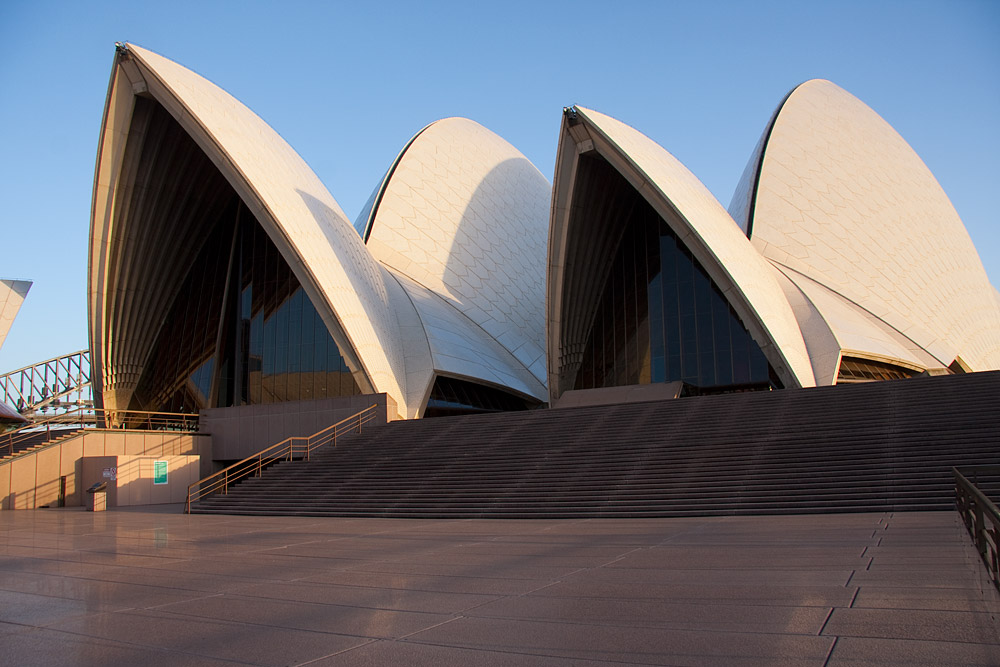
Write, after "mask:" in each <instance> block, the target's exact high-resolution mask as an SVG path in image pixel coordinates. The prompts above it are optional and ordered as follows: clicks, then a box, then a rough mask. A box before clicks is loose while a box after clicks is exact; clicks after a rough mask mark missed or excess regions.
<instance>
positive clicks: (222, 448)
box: [199, 394, 396, 461]
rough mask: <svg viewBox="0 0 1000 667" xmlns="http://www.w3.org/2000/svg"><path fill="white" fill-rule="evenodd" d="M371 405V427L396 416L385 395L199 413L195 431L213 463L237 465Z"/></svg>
mask: <svg viewBox="0 0 1000 667" xmlns="http://www.w3.org/2000/svg"><path fill="white" fill-rule="evenodd" d="M372 404H377V405H378V409H377V410H376V418H375V420H374V421H373V422H372V423H371V424H370V426H372V427H374V426H378V425H381V424H385V423H386V421H387V419H388V415H395V413H396V409H395V405H394V404H393V403H392V401H391V400H388V401H387V396H386V395H385V394H365V395H361V396H345V397H343V398H322V399H315V400H311V401H293V402H289V403H269V404H266V405H241V406H239V407H234V408H212V409H210V410H202V411H201V413H200V415H201V416H200V420H199V424H200V426H199V429H200V431H201V433H203V434H207V435H210V436H211V437H212V458H213V459H214V460H216V461H238V460H240V459H245V458H247V457H248V456H250V455H252V454H256V453H257V452H259V451H260V450H262V449H265V448H267V447H270V446H271V445H276V444H278V443H279V442H281V441H282V440H284V439H285V438H290V437H292V436H309V435H312V434H313V433H316V432H318V431H321V430H323V429H324V428H326V427H327V426H332V425H333V424H335V423H337V422H338V421H340V420H341V419H345V418H347V417H350V416H351V415H353V414H356V413H358V412H360V411H361V410H363V409H365V408H367V407H368V406H370V405H372ZM387 405H388V407H387ZM368 426H369V425H366V426H365V428H367V427H368Z"/></svg>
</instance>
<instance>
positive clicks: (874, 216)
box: [734, 80, 1000, 370]
mask: <svg viewBox="0 0 1000 667" xmlns="http://www.w3.org/2000/svg"><path fill="white" fill-rule="evenodd" d="M748 171H749V170H748ZM744 177H745V179H752V177H753V174H752V173H749V174H747V173H745V175H744ZM744 190H746V184H745V183H741V186H740V187H739V188H738V191H739V192H743V191H744ZM789 191H790V192H791V194H789ZM736 204H737V198H734V206H735V205H736ZM752 241H753V244H754V246H755V247H757V248H758V249H759V250H760V252H761V253H762V254H763V255H764V256H765V257H767V258H769V259H771V260H773V261H775V262H777V263H779V264H783V265H785V266H787V267H789V268H791V269H793V270H795V271H797V272H799V273H801V274H803V275H805V276H808V277H809V278H811V279H812V280H814V281H816V282H818V283H820V284H822V285H825V286H826V287H827V288H829V289H830V290H833V291H834V292H837V293H838V294H839V295H840V296H841V297H843V298H844V299H846V300H847V301H848V302H852V303H853V304H856V305H857V306H860V307H861V309H863V310H864V311H868V312H869V313H872V314H874V315H876V316H877V317H879V318H881V319H882V320H884V321H885V322H886V323H888V324H889V325H891V326H892V327H894V328H895V329H897V330H898V331H900V332H905V333H906V334H907V336H909V337H910V338H912V339H913V340H914V342H916V343H917V344H919V345H920V346H921V347H922V348H924V349H925V350H927V352H929V353H931V354H933V355H935V356H936V357H937V360H938V363H939V365H941V366H947V365H948V364H949V363H951V361H952V359H953V355H954V354H956V353H957V354H959V355H961V356H962V358H963V359H964V360H965V361H966V362H967V363H969V364H970V365H971V366H972V367H973V369H975V370H985V369H995V368H1000V307H998V306H997V303H996V300H995V299H994V298H993V297H992V294H993V291H994V290H993V287H992V286H991V285H990V283H989V279H988V278H987V276H986V272H985V270H984V269H983V266H982V263H981V261H980V259H979V255H978V254H977V253H976V250H975V248H974V247H973V245H972V241H971V239H970V238H969V235H968V233H967V232H966V230H965V227H964V226H963V225H962V221H961V220H960V219H959V217H958V214H957V213H956V212H955V209H954V208H953V207H952V205H951V202H950V201H949V200H948V197H947V195H945V193H944V191H943V190H942V189H941V186H940V185H939V184H938V182H937V181H936V180H935V178H934V176H933V175H932V174H931V172H930V171H929V170H928V169H927V167H926V165H924V163H923V162H922V161H921V160H920V158H919V157H918V156H917V154H916V153H915V152H914V151H913V149H912V148H910V146H909V145H908V144H907V143H906V142H905V141H904V140H903V138H902V137H900V136H899V134H897V133H896V131H895V130H893V129H892V127H890V126H889V124H888V123H886V122H885V121H884V120H883V119H882V118H881V117H880V116H879V115H878V114H876V113H875V112H874V111H873V110H871V109H870V108H869V107H868V106H866V105H865V104H864V103H863V102H861V101H860V100H858V99H857V98H855V97H854V96H853V95H851V94H850V93H847V92H846V91H844V90H843V89H841V88H839V87H838V86H836V85H834V84H833V83H831V82H829V81H822V80H815V81H809V82H807V83H804V84H802V85H801V86H799V87H798V88H796V89H795V90H794V91H793V92H792V93H791V94H790V95H789V97H788V98H787V99H786V100H785V102H784V103H783V105H782V107H781V108H780V111H779V112H778V114H777V117H776V119H775V120H774V126H773V128H772V129H771V133H770V138H769V139H768V141H767V146H766V148H765V149H764V158H763V161H762V163H761V171H760V175H759V179H758V186H757V198H756V203H755V206H754V209H753V223H752ZM779 251H780V252H779Z"/></svg>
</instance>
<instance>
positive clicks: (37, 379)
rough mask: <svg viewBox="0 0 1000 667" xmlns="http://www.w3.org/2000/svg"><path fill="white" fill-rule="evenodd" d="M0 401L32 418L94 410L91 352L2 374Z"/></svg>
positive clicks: (83, 352)
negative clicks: (73, 411) (72, 411)
mask: <svg viewBox="0 0 1000 667" xmlns="http://www.w3.org/2000/svg"><path fill="white" fill-rule="evenodd" d="M0 401H3V402H4V403H6V404H7V405H9V406H11V407H13V408H16V409H17V411H18V412H20V413H21V414H22V415H23V416H25V417H28V418H31V417H34V416H37V415H54V414H58V413H59V412H61V411H66V410H79V409H80V408H84V409H86V408H93V405H94V399H93V392H92V389H91V384H90V351H89V350H80V351H79V352H73V353H72V354H66V355H63V356H61V357H55V358H54V359H49V360H47V361H43V362H41V363H37V364H34V365H33V366H26V367H24V368H19V369H17V370H16V371H11V372H10V373H7V374H6V375H0Z"/></svg>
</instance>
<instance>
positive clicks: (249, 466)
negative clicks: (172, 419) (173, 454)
mask: <svg viewBox="0 0 1000 667" xmlns="http://www.w3.org/2000/svg"><path fill="white" fill-rule="evenodd" d="M376 408H378V403H373V404H372V405H370V406H368V407H367V408H365V409H364V410H361V411H360V412H357V413H355V414H353V415H351V416H350V417H347V418H345V419H341V420H340V421H339V422H337V423H336V424H333V425H332V426H327V427H326V428H324V429H323V430H322V431H318V432H316V433H313V434H312V435H310V436H292V437H290V438H285V439H284V440H282V441H281V442H279V443H278V444H276V445H271V446H270V447H268V448H266V449H262V450H260V451H259V452H257V453H256V454H252V455H250V456H248V457H247V458H245V459H243V460H242V461H238V462H237V463H234V464H233V465H231V466H229V467H227V468H223V469H222V470H219V471H218V472H216V473H213V474H211V475H209V476H208V477H205V478H204V479H200V480H198V481H197V482H195V483H194V484H191V485H190V486H188V493H187V502H186V504H185V508H184V511H185V512H186V513H187V514H190V513H191V503H193V502H197V501H199V500H201V499H202V498H204V497H205V496H207V495H210V494H213V493H217V492H221V493H222V494H224V495H227V494H228V493H229V485H230V484H235V483H236V482H238V481H240V480H242V479H244V478H246V477H249V476H250V475H253V476H254V477H260V475H261V473H262V472H263V470H264V468H265V467H267V466H268V465H270V464H271V463H274V462H275V461H282V460H285V461H291V460H292V459H295V458H299V459H305V460H306V461H308V460H309V457H310V455H311V454H312V453H313V452H314V451H316V450H317V449H319V448H320V447H323V446H324V445H327V444H329V443H331V442H332V443H333V446H334V447H336V446H337V438H338V437H340V436H341V435H343V434H344V433H346V432H348V431H352V430H354V431H355V432H357V433H361V427H362V426H363V425H364V424H367V423H369V422H371V421H373V420H374V419H375V417H376V415H375V410H376Z"/></svg>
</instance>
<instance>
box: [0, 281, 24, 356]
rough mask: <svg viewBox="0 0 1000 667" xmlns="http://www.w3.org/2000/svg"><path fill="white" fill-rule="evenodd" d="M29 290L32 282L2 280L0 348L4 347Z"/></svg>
mask: <svg viewBox="0 0 1000 667" xmlns="http://www.w3.org/2000/svg"><path fill="white" fill-rule="evenodd" d="M29 289H31V281H30V280H0V347H3V342H4V341H5V340H6V339H7V334H8V333H10V327H11V325H13V324H14V318H16V317H17V311H19V310H20V309H21V304H22V303H24V298H25V297H26V296H27V295H28V290H29Z"/></svg>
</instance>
